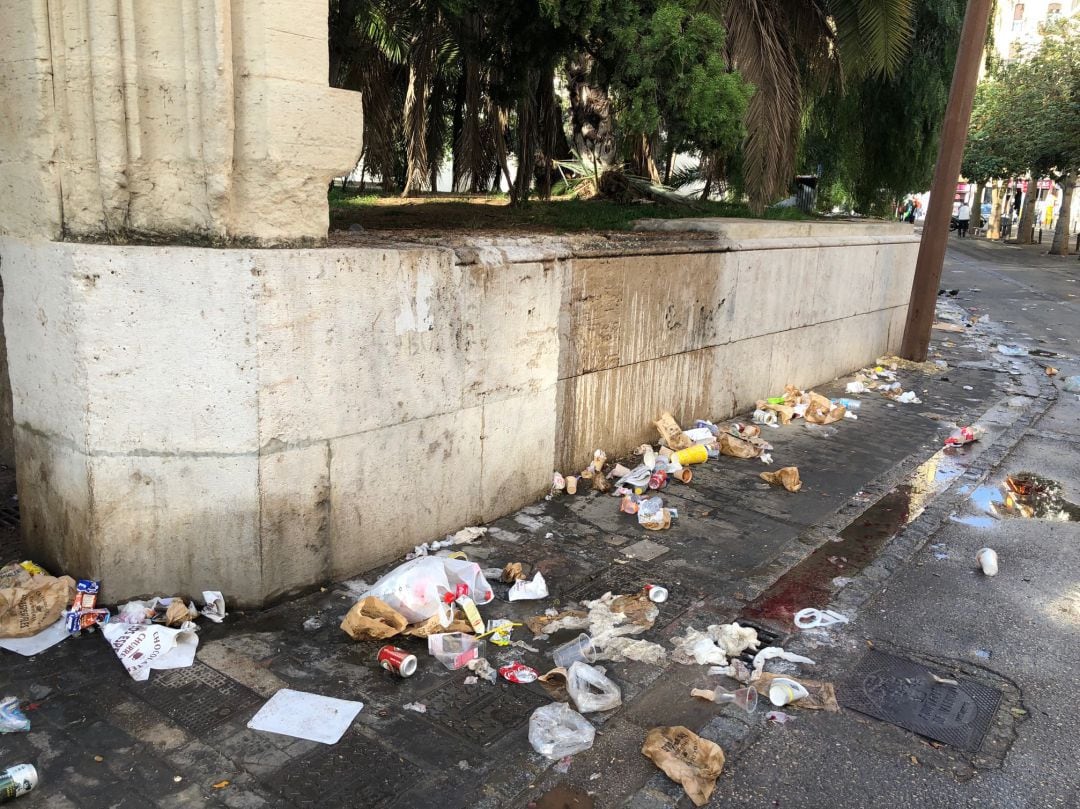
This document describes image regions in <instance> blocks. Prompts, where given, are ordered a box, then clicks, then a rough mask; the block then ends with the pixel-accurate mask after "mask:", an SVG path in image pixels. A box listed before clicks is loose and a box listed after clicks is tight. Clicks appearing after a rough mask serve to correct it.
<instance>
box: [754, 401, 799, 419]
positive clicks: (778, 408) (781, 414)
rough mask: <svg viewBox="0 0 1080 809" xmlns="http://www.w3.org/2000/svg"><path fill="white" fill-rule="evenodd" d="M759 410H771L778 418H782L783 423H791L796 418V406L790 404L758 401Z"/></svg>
mask: <svg viewBox="0 0 1080 809" xmlns="http://www.w3.org/2000/svg"><path fill="white" fill-rule="evenodd" d="M758 409H759V410H771V411H773V412H774V413H775V414H776V416H777V418H779V419H780V423H781V424H790V423H791V420H792V419H793V418H795V408H794V407H790V406H788V405H780V404H769V403H768V402H758Z"/></svg>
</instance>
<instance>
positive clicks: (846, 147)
mask: <svg viewBox="0 0 1080 809" xmlns="http://www.w3.org/2000/svg"><path fill="white" fill-rule="evenodd" d="M965 5H966V3H965V2H964V0H922V1H921V2H919V3H917V4H916V7H915V14H914V18H913V35H912V44H911V49H910V51H909V52H908V54H907V56H906V57H905V58H904V59H903V61H902V62H901V63H900V64H899V66H898V68H897V70H896V71H895V72H894V74H893V75H891V76H883V75H880V74H872V75H865V76H863V77H862V78H861V79H857V80H855V81H853V82H850V83H849V86H848V87H847V88H846V89H843V88H838V87H833V88H831V89H830V90H829V91H827V92H826V93H824V94H823V95H821V96H820V97H819V98H818V99H816V100H814V101H813V102H811V105H810V109H809V112H808V114H807V117H806V130H805V135H804V140H803V147H802V155H801V160H800V163H801V166H802V168H803V169H804V170H805V171H807V172H810V173H816V172H817V171H818V170H819V169H820V172H821V182H822V187H823V190H824V193H823V194H821V195H820V197H821V199H822V202H824V203H826V204H832V203H837V204H845V205H850V206H851V207H853V208H854V209H856V210H858V211H860V212H863V213H883V212H885V211H886V210H888V209H889V208H891V206H892V205H893V204H894V202H895V201H896V200H897V199H898V198H902V197H903V196H904V195H905V194H908V193H911V192H914V191H921V190H924V189H926V188H928V187H929V185H930V180H931V177H932V175H933V170H934V163H935V160H936V159H937V148H938V138H939V134H940V128H941V122H942V120H943V118H944V113H945V105H946V102H947V101H948V95H949V86H950V84H951V81H952V71H953V64H954V62H955V60H956V50H957V47H958V44H959V41H960V29H961V27H962V26H963V17H964V7H965Z"/></svg>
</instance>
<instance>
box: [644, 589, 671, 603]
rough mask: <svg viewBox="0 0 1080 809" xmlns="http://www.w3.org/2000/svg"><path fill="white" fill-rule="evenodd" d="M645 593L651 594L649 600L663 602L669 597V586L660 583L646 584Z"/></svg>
mask: <svg viewBox="0 0 1080 809" xmlns="http://www.w3.org/2000/svg"><path fill="white" fill-rule="evenodd" d="M645 593H646V595H648V596H649V601H651V602H653V603H654V604H663V603H664V602H665V601H667V599H668V591H667V588H666V587H661V586H660V585H659V584H646V585H645Z"/></svg>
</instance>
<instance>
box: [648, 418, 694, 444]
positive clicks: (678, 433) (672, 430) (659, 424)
mask: <svg viewBox="0 0 1080 809" xmlns="http://www.w3.org/2000/svg"><path fill="white" fill-rule="evenodd" d="M653 423H654V424H655V425H656V429H657V430H659V431H660V442H661V443H662V444H666V445H667V446H669V447H671V448H672V449H673V450H676V451H678V450H680V449H686V448H687V447H689V446H690V445H691V444H692V443H693V442H692V441H691V440H690V439H689V438H687V437H686V435H685V434H684V433H683V431H682V427H680V426H679V422H677V421H675V418H674V417H673V416H672V415H671V414H670V413H664V414H663V415H662V416H660V418H658V419H657V420H656V421H655V422H653Z"/></svg>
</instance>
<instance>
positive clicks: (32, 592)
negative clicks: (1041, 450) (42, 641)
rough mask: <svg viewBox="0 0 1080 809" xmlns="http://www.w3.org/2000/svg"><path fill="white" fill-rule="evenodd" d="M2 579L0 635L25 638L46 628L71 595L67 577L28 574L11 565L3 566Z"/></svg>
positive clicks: (71, 584)
mask: <svg viewBox="0 0 1080 809" xmlns="http://www.w3.org/2000/svg"><path fill="white" fill-rule="evenodd" d="M16 568H17V570H16ZM2 580H3V582H4V585H5V586H3V587H0V638H29V637H30V636H32V635H36V634H37V633H38V632H41V631H42V630H44V629H48V628H49V627H50V626H52V625H53V624H55V623H56V622H57V621H58V620H60V617H61V615H62V614H63V612H64V610H66V609H67V608H68V605H69V604H71V601H72V599H74V598H75V580H74V579H72V578H71V577H70V576H59V577H57V576H31V575H30V574H29V573H27V572H26V571H25V570H24V569H23V568H22V566H20V565H18V564H12V565H6V566H5V567H4V568H3V577H2Z"/></svg>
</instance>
